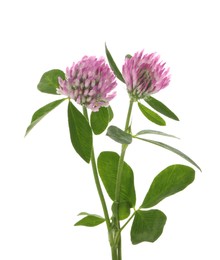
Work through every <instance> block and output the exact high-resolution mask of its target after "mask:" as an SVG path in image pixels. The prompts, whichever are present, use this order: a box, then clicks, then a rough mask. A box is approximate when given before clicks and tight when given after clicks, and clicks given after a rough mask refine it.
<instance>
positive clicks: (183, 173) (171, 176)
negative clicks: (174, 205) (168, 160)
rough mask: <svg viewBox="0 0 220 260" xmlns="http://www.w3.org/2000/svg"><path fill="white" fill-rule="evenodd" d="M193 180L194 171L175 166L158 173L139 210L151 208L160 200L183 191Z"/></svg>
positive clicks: (184, 166)
mask: <svg viewBox="0 0 220 260" xmlns="http://www.w3.org/2000/svg"><path fill="white" fill-rule="evenodd" d="M194 179H195V170H194V169H193V168H191V167H189V166H186V165H181V164H175V165H171V166H169V167H167V168H166V169H164V170H163V171H162V172H160V173H159V174H158V175H157V176H156V177H155V178H154V180H153V182H152V184H151V186H150V189H149V191H148V192H147V195H146V197H145V198H144V201H143V203H142V205H141V208H151V207H153V206H155V205H156V204H158V203H159V202H160V201H161V200H163V199H165V198H166V197H169V196H171V195H173V194H175V193H177V192H180V191H182V190H184V189H185V188H186V187H187V186H188V185H190V184H191V183H192V182H193V181H194Z"/></svg>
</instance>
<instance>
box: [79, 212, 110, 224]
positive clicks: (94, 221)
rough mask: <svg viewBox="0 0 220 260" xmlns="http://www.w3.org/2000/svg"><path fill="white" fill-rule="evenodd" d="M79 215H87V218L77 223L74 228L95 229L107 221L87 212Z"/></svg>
mask: <svg viewBox="0 0 220 260" xmlns="http://www.w3.org/2000/svg"><path fill="white" fill-rule="evenodd" d="M79 215H86V217H84V218H82V219H81V220H80V221H78V222H76V223H75V225H74V226H86V227H95V226H98V225H100V224H102V223H103V222H104V221H105V219H104V218H103V217H101V216H99V215H95V214H89V213H86V212H82V213H80V214H79Z"/></svg>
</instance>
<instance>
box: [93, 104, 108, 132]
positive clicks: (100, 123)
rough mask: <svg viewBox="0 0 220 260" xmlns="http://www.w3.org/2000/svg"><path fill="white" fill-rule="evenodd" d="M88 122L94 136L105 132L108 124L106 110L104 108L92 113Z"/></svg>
mask: <svg viewBox="0 0 220 260" xmlns="http://www.w3.org/2000/svg"><path fill="white" fill-rule="evenodd" d="M90 122H91V127H92V130H93V132H94V134H96V135H99V134H101V133H102V132H103V131H105V129H106V128H107V126H108V123H109V112H108V109H107V108H106V107H101V108H100V109H99V111H97V112H92V113H91V118H90Z"/></svg>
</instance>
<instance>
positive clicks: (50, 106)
mask: <svg viewBox="0 0 220 260" xmlns="http://www.w3.org/2000/svg"><path fill="white" fill-rule="evenodd" d="M64 100H66V98H63V99H59V100H55V101H53V102H51V103H49V104H47V105H45V106H43V107H41V108H40V109H38V110H37V111H36V112H35V113H34V114H33V116H32V119H31V123H30V125H29V126H28V128H27V130H26V133H25V136H26V135H27V134H28V133H29V132H30V131H31V130H32V128H33V127H34V126H35V125H36V124H37V123H39V122H40V120H41V119H43V118H44V117H45V116H46V115H47V114H48V113H49V112H50V111H52V110H53V109H54V108H55V107H57V106H58V105H60V104H61V103H62V102H63V101H64Z"/></svg>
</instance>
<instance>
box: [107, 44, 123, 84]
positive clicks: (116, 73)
mask: <svg viewBox="0 0 220 260" xmlns="http://www.w3.org/2000/svg"><path fill="white" fill-rule="evenodd" d="M105 53H106V56H107V59H108V63H109V66H110V67H111V69H112V71H113V72H114V74H115V76H116V77H117V78H118V79H119V80H121V81H122V82H123V83H125V80H124V78H123V76H122V74H121V72H120V70H119V69H118V67H117V65H116V63H115V61H114V59H113V58H112V55H111V53H110V51H109V50H108V48H107V45H106V43H105Z"/></svg>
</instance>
